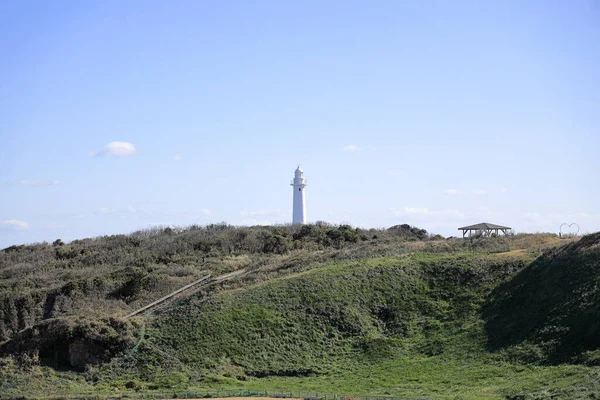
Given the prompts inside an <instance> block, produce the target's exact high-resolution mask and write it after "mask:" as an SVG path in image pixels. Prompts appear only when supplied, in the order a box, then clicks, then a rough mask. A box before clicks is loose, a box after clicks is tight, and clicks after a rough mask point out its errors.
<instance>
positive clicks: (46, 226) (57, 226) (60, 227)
mask: <svg viewBox="0 0 600 400" xmlns="http://www.w3.org/2000/svg"><path fill="white" fill-rule="evenodd" d="M64 227H65V226H64V225H62V224H46V225H44V228H46V229H63V228H64Z"/></svg>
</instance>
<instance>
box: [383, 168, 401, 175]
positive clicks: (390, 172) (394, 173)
mask: <svg viewBox="0 0 600 400" xmlns="http://www.w3.org/2000/svg"><path fill="white" fill-rule="evenodd" d="M387 173H388V175H391V176H402V175H404V171H402V170H399V169H390V170H389V171H388V172H387Z"/></svg>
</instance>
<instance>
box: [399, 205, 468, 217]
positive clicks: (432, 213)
mask: <svg viewBox="0 0 600 400" xmlns="http://www.w3.org/2000/svg"><path fill="white" fill-rule="evenodd" d="M390 211H391V212H392V214H394V215H395V216H396V217H436V218H464V217H465V214H463V213H462V212H460V211H458V210H449V209H445V210H430V209H429V208H426V207H404V208H402V209H397V208H390Z"/></svg>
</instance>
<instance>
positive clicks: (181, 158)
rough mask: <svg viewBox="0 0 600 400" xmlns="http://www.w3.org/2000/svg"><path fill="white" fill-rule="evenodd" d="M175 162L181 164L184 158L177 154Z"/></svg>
mask: <svg viewBox="0 0 600 400" xmlns="http://www.w3.org/2000/svg"><path fill="white" fill-rule="evenodd" d="M173 160H175V161H177V162H180V161H183V157H182V156H180V155H179V154H177V155H176V156H175V157H173Z"/></svg>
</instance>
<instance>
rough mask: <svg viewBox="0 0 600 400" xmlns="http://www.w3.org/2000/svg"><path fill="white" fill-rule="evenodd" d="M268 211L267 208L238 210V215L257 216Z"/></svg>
mask: <svg viewBox="0 0 600 400" xmlns="http://www.w3.org/2000/svg"><path fill="white" fill-rule="evenodd" d="M267 214H269V211H267V210H258V211H240V215H241V216H242V217H257V216H259V215H267Z"/></svg>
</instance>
